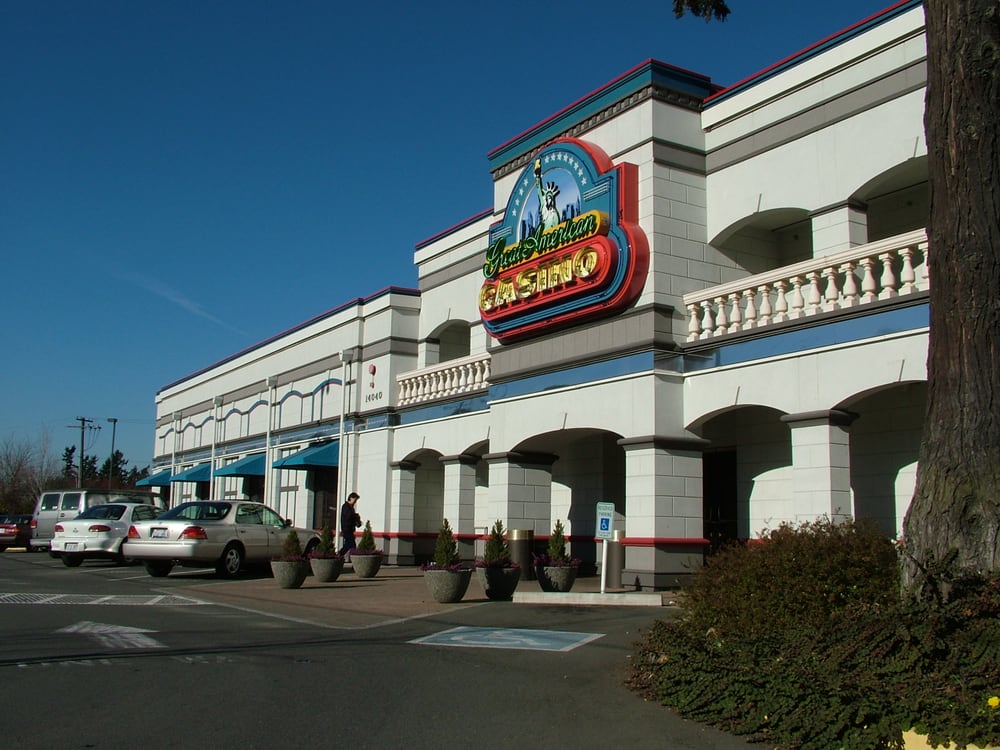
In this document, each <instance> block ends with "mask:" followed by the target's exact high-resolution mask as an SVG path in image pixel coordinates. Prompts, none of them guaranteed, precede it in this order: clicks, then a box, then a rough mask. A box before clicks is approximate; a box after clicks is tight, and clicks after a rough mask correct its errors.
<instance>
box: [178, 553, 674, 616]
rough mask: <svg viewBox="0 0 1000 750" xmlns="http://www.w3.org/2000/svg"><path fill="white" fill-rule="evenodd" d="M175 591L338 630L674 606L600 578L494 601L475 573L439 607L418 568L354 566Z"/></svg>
mask: <svg viewBox="0 0 1000 750" xmlns="http://www.w3.org/2000/svg"><path fill="white" fill-rule="evenodd" d="M170 591H171V593H173V594H177V595H182V596H189V597H191V598H193V599H199V600H203V601H209V602H215V603H218V604H225V605H227V606H229V607H234V608H237V609H244V610H246V611H250V612H261V613H266V614H268V615H270V616H272V617H279V618H282V619H287V620H290V621H298V622H309V623H313V624H317V625H321V626H324V627H329V628H335V629H341V628H343V629H357V628H370V627H377V626H380V625H385V624H388V623H390V622H394V621H401V620H407V619H411V618H414V617H427V616H431V615H434V614H437V613H440V612H448V611H454V610H455V609H456V608H464V607H477V606H482V605H484V604H489V605H492V606H501V607H503V606H516V605H519V604H534V605H539V604H542V605H554V606H556V605H573V606H627V607H652V606H655V607H664V606H671V605H672V604H673V596H674V595H673V594H672V593H669V592H668V593H659V592H648V591H626V590H616V591H606V592H605V593H603V594H602V593H601V579H600V577H599V576H592V577H584V578H578V579H577V580H576V583H575V584H574V585H573V589H572V591H570V592H567V593H546V592H543V591H541V589H540V587H539V585H538V582H537V581H534V580H522V581H521V582H520V583H519V584H518V588H517V591H516V592H515V594H514V600H513V603H511V602H491V601H490V600H489V599H487V598H486V596H485V594H484V593H483V590H482V587H481V586H480V585H479V581H478V580H476V578H475V575H473V580H472V581H471V582H470V584H469V590H468V591H467V592H466V594H465V597H464V598H463V599H462V601H460V602H457V603H455V604H439V603H438V602H436V601H434V599H433V598H432V597H431V595H430V592H429V591H428V589H427V585H426V584H425V583H424V579H423V573H422V572H421V570H420V569H419V568H417V567H396V566H391V565H383V566H382V568H381V570H379V572H378V574H377V575H376V576H375V577H374V578H359V577H358V576H356V575H354V573H353V571H352V570H351V567H350V564H348V566H347V567H346V568H345V569H344V572H343V573H342V574H341V575H340V577H339V578H338V579H337V580H336V581H334V582H333V583H318V582H316V580H315V579H314V578H313V577H312V576H310V577H309V578H307V579H306V581H305V583H304V584H303V585H302V588H299V589H282V588H279V587H278V585H277V584H276V583H275V581H274V579H273V578H270V577H260V578H238V579H236V580H232V581H214V580H213V581H199V582H198V583H197V584H196V585H192V586H189V587H171V589H170Z"/></svg>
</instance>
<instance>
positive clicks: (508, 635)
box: [410, 626, 604, 651]
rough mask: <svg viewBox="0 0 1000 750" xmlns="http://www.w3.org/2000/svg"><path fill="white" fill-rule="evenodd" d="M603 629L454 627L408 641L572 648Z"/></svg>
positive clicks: (423, 643) (548, 649) (598, 636)
mask: <svg viewBox="0 0 1000 750" xmlns="http://www.w3.org/2000/svg"><path fill="white" fill-rule="evenodd" d="M603 636H604V634H603V633H572V632H569V631H565V630H527V629H524V628H473V627H464V626H463V627H458V628H451V629H450V630H443V631H441V632H440V633H434V634H433V635H428V636H424V637H423V638H417V639H416V640H413V641H410V643H418V644H421V645H424V646H462V647H466V648H507V649H521V650H531V651H572V650H573V649H574V648H577V647H578V646H582V645H584V644H585V643H590V642H591V641H594V640H597V639H598V638H602V637H603Z"/></svg>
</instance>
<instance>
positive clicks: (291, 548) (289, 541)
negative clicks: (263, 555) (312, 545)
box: [276, 529, 305, 562]
mask: <svg viewBox="0 0 1000 750" xmlns="http://www.w3.org/2000/svg"><path fill="white" fill-rule="evenodd" d="M276 559H278V560H284V561H286V562H295V561H297V560H303V559H305V558H303V556H302V542H300V541H299V535H298V534H297V533H296V531H295V529H291V530H289V532H288V535H287V536H285V542H284V544H283V545H282V547H281V555H279V556H278V557H277V558H276Z"/></svg>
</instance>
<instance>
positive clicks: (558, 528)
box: [534, 519, 580, 591]
mask: <svg viewBox="0 0 1000 750" xmlns="http://www.w3.org/2000/svg"><path fill="white" fill-rule="evenodd" d="M534 563H535V572H536V575H537V577H538V585H539V586H541V587H542V591H569V590H570V589H571V588H572V587H573V584H574V582H575V581H576V573H577V571H578V570H579V568H580V560H579V559H578V558H575V557H570V556H569V555H568V554H566V533H565V528H564V527H563V523H562V521H561V520H559V519H556V525H555V527H554V528H553V529H552V534H551V535H550V536H549V544H548V547H547V548H546V552H545V554H543V555H535V556H534Z"/></svg>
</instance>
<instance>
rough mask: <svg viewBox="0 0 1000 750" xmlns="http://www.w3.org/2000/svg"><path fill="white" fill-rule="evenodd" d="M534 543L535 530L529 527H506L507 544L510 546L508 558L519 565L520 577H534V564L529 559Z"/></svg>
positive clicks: (530, 578)
mask: <svg viewBox="0 0 1000 750" xmlns="http://www.w3.org/2000/svg"><path fill="white" fill-rule="evenodd" d="M534 544H535V532H534V531H533V530H531V529H508V530H507V546H508V547H510V560H511V562H516V563H517V564H518V565H520V566H521V579H522V580H523V579H525V578H527V579H529V580H534V579H535V566H534V564H533V563H532V561H531V553H532V547H533V546H534Z"/></svg>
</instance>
